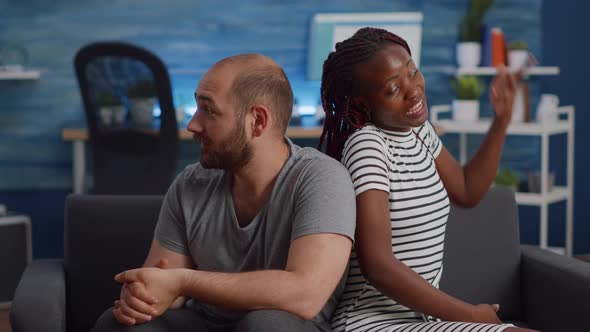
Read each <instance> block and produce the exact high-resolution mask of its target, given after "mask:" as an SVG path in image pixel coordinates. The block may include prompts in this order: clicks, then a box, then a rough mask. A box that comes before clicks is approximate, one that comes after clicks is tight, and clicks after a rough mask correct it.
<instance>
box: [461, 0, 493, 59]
mask: <svg viewBox="0 0 590 332" xmlns="http://www.w3.org/2000/svg"><path fill="white" fill-rule="evenodd" d="M493 3H494V1H493V0H471V2H470V6H469V10H468V11H467V13H466V14H465V16H464V17H463V19H462V20H461V22H460V23H459V42H458V43H457V63H458V64H459V66H460V67H468V68H473V67H477V66H479V64H480V62H481V24H482V21H483V17H484V15H485V13H486V12H487V11H488V9H490V7H491V6H492V4H493Z"/></svg>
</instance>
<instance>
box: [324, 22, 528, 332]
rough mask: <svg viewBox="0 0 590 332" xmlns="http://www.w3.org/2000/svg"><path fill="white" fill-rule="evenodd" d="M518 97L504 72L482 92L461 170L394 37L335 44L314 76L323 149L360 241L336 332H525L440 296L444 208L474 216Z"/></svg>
mask: <svg viewBox="0 0 590 332" xmlns="http://www.w3.org/2000/svg"><path fill="white" fill-rule="evenodd" d="M515 88H516V77H515V75H513V74H508V73H507V72H506V70H505V69H504V68H502V69H501V70H500V73H499V75H498V76H496V77H495V78H494V80H493V82H492V84H491V88H490V98H491V102H492V105H493V108H494V113H495V117H494V120H493V122H492V125H491V128H490V130H489V132H488V134H487V136H486V138H485V140H484V142H483V144H482V146H481V147H480V149H479V150H478V151H477V153H476V154H475V156H474V157H473V159H472V160H471V161H470V162H469V163H468V164H467V165H465V166H464V167H460V166H459V165H458V163H457V162H456V160H455V159H454V158H453V157H452V156H451V155H450V154H449V152H448V151H447V150H446V149H445V148H444V147H443V145H442V143H441V141H440V140H439V139H438V137H437V135H436V133H435V131H434V129H433V127H432V126H431V125H430V123H429V122H428V121H427V119H428V112H427V110H428V108H427V102H426V93H425V83H424V77H423V76H422V74H421V73H420V71H419V70H418V69H417V68H416V65H415V63H414V62H413V61H412V58H411V53H410V49H409V47H408V44H407V43H406V42H405V41H404V40H403V39H402V38H400V37H399V36H397V35H394V34H392V33H390V32H387V31H385V30H382V29H375V28H363V29H361V30H359V31H358V32H357V33H356V34H355V35H354V36H352V37H351V38H349V39H347V40H345V41H343V42H341V43H338V44H336V50H335V51H334V52H332V53H330V55H329V56H328V59H327V60H326V61H325V63H324V71H323V75H322V87H321V93H322V105H323V108H324V110H325V112H326V122H325V124H324V130H323V133H322V137H321V140H320V148H321V147H322V146H323V143H324V142H325V143H326V153H327V154H329V155H330V156H332V157H334V158H336V159H338V160H341V162H342V163H343V164H344V165H345V166H346V167H347V168H348V170H349V172H350V174H351V177H352V180H353V182H354V186H355V191H356V195H357V196H356V197H357V234H356V243H355V248H354V250H353V253H352V255H351V262H350V270H349V274H348V281H347V284H346V289H345V291H344V293H343V295H342V298H341V300H340V301H341V302H340V304H339V305H338V308H337V309H336V311H335V312H334V315H333V318H332V327H333V328H334V330H335V331H429V332H431V331H527V330H525V329H519V328H516V327H514V326H512V325H503V324H502V322H501V321H500V319H499V318H498V316H497V311H498V309H499V307H498V305H496V304H478V305H472V304H468V303H465V302H463V301H461V300H459V299H456V298H453V297H452V296H450V295H448V294H446V293H444V292H442V291H440V290H439V289H438V283H439V280H440V277H441V274H442V270H443V267H442V258H443V250H444V236H445V226H446V221H447V216H448V213H449V207H450V205H449V202H450V201H452V202H454V203H455V204H457V205H459V206H463V207H471V206H474V205H476V204H477V203H478V202H479V201H480V199H481V198H482V197H483V195H484V194H485V193H486V191H487V190H488V188H489V186H490V184H491V182H492V180H493V178H494V176H495V174H496V169H497V167H498V163H499V159H500V154H501V152H502V146H503V144H504V140H505V136H506V128H507V127H508V124H509V122H510V118H511V115H512V103H513V101H514V95H515ZM465 322H467V323H465Z"/></svg>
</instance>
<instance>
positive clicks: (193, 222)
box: [95, 54, 355, 331]
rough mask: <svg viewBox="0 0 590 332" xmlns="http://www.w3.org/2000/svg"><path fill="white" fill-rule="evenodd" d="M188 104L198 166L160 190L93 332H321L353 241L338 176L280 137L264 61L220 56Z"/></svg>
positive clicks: (278, 98) (277, 106)
mask: <svg viewBox="0 0 590 332" xmlns="http://www.w3.org/2000/svg"><path fill="white" fill-rule="evenodd" d="M195 98H196V100H197V104H198V111H197V112H196V113H195V115H194V116H193V118H192V119H191V121H190V123H189V124H188V130H189V131H191V132H192V133H193V135H194V137H195V139H196V140H197V141H199V142H200V146H201V159H200V163H197V164H194V165H190V166H188V167H187V168H186V169H185V170H184V171H183V172H182V173H181V174H180V175H179V176H178V177H177V178H176V180H175V181H174V183H173V184H172V186H171V187H170V189H169V191H168V193H167V194H166V197H165V199H164V203H163V206H162V209H161V211H160V217H159V220H158V224H157V226H156V230H155V235H154V240H153V242H152V246H151V249H150V252H149V254H148V257H147V259H146V262H145V264H144V268H140V269H136V270H130V271H125V272H122V273H120V274H118V275H117V276H116V277H115V279H116V280H117V281H118V282H120V283H123V284H124V285H123V287H122V289H121V297H120V299H119V300H118V301H115V306H114V308H113V309H112V310H109V311H107V312H106V313H105V314H103V316H102V317H101V318H100V319H99V320H98V322H97V324H96V326H95V330H96V331H99V330H100V331H103V330H113V329H118V328H123V327H125V326H128V327H131V329H132V330H145V331H148V330H149V331H151V330H174V331H182V330H186V331H189V330H190V331H234V330H235V331H307V330H310V331H327V330H329V319H330V315H331V313H332V311H333V309H334V307H335V305H336V302H337V300H338V297H339V295H340V293H341V290H342V286H343V283H342V276H343V273H344V271H345V270H346V266H347V262H348V258H349V255H350V250H351V246H352V238H353V236H354V221H355V201H354V192H353V189H352V183H351V181H350V177H349V175H348V172H347V171H346V169H344V168H343V166H341V164H340V163H338V162H337V161H335V160H333V159H331V158H329V157H327V156H325V155H323V154H321V153H320V152H318V151H317V150H314V149H310V148H300V147H298V146H296V145H294V144H293V143H292V142H291V141H290V140H288V139H287V138H285V132H286V128H287V125H288V123H289V118H290V116H291V109H292V105H293V92H292V91H291V86H290V84H289V81H288V79H287V77H286V75H285V73H284V72H283V70H282V69H281V68H280V66H278V65H277V64H276V63H275V62H274V61H272V60H271V59H269V58H267V57H264V56H261V55H253V54H249V55H238V56H233V57H230V58H226V59H223V60H221V61H220V62H218V63H216V64H215V65H214V66H213V67H212V68H211V69H210V70H209V71H208V72H207V73H206V74H205V75H204V77H203V78H202V79H201V81H200V82H199V85H198V87H197V90H196V92H195ZM187 298H190V299H191V300H189V301H186V303H185V299H187ZM111 311H112V313H111ZM117 322H118V323H117Z"/></svg>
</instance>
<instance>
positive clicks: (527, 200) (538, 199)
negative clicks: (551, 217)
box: [516, 186, 569, 205]
mask: <svg viewBox="0 0 590 332" xmlns="http://www.w3.org/2000/svg"><path fill="white" fill-rule="evenodd" d="M568 198H569V194H568V189H567V187H560V186H555V187H553V190H551V191H550V192H548V193H547V195H545V196H543V195H541V194H536V193H521V192H517V193H516V202H517V203H518V204H522V205H543V204H551V203H556V202H559V201H564V200H566V199H568Z"/></svg>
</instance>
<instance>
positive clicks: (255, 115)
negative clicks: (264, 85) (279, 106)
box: [250, 104, 270, 137]
mask: <svg viewBox="0 0 590 332" xmlns="http://www.w3.org/2000/svg"><path fill="white" fill-rule="evenodd" d="M250 114H251V116H252V119H253V120H254V121H252V122H251V123H250V124H251V129H252V136H253V137H260V136H262V133H264V132H265V131H266V130H268V128H269V126H270V110H269V109H268V108H267V107H266V106H265V105H261V104H257V105H254V106H252V108H250Z"/></svg>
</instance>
